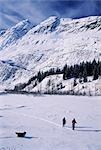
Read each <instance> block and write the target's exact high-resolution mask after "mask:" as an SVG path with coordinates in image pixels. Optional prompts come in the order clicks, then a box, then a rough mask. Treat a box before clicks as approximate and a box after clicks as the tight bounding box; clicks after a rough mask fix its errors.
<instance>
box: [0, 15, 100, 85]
mask: <svg viewBox="0 0 101 150" xmlns="http://www.w3.org/2000/svg"><path fill="white" fill-rule="evenodd" d="M26 22H27V20H26ZM20 24H21V23H20ZM12 28H13V29H14V27H12ZM12 28H11V29H12ZM15 28H16V25H15ZM26 28H27V27H26ZM22 29H23V27H22ZM26 30H27V32H26V33H25V32H24V34H21V36H19V38H18V39H14V41H13V40H12V41H13V42H11V43H9V44H8V45H6V44H5V45H4V44H1V49H2V50H1V51H0V61H1V62H2V63H4V62H6V64H5V65H7V66H6V67H7V68H8V65H9V66H10V67H11V68H12V69H14V68H15V67H17V70H15V72H13V73H11V76H10V78H9V79H8V78H7V80H6V81H3V75H1V76H0V81H1V83H4V84H5V85H6V84H7V85H8V84H9V86H11V87H12V86H14V85H16V84H18V83H20V82H24V81H28V80H29V78H31V77H32V76H33V75H35V74H36V73H37V72H38V71H39V70H40V71H41V70H42V71H47V70H49V69H50V68H57V67H58V68H62V67H63V66H64V65H65V64H68V65H70V66H71V65H74V64H79V63H80V62H83V61H84V62H86V61H93V60H94V59H96V60H101V44H100V43H101V42H100V41H101V17H98V16H92V17H87V18H82V19H69V18H67V19H66V18H60V19H59V18H58V17H56V16H52V17H50V18H48V19H47V20H45V21H43V22H42V23H40V24H38V25H37V26H35V27H33V25H31V26H30V24H28V29H26ZM6 33H7V31H6ZM4 35H5V33H4V34H3V35H2V36H4ZM2 36H1V37H0V38H1V40H2ZM13 38H14V37H13ZM2 41H3V40H2ZM4 43H5V40H4ZM2 45H4V46H3V47H2ZM7 63H8V64H7ZM12 63H13V66H12V65H11V64H12ZM3 69H4V68H2V67H1V69H0V72H1V73H2V71H3ZM6 74H7V72H6Z"/></svg>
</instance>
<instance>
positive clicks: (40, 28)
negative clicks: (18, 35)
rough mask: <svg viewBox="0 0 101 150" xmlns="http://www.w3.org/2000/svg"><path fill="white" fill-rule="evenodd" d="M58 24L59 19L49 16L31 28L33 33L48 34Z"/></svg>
mask: <svg viewBox="0 0 101 150" xmlns="http://www.w3.org/2000/svg"><path fill="white" fill-rule="evenodd" d="M59 24H60V19H59V18H58V17H56V16H51V17H49V18H48V19H46V20H44V21H42V22H41V23H40V24H39V25H37V26H36V27H34V28H33V32H34V33H48V32H53V31H55V29H56V27H57V26H58V25H59Z"/></svg>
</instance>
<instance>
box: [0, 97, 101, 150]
mask: <svg viewBox="0 0 101 150" xmlns="http://www.w3.org/2000/svg"><path fill="white" fill-rule="evenodd" d="M63 117H66V119H67V124H66V126H65V127H64V128H63V127H62V118H63ZM74 117H75V118H76V121H77V125H76V130H75V131H72V129H71V120H72V119H73V118H74ZM18 131H21V132H23V131H26V132H27V134H26V137H25V138H18V137H16V134H15V132H18ZM0 150H101V97H100V96H99V97H94V96H93V97H87V96H85V97H83V96H57V95H48V96H47V95H41V96H32V95H30V96H27V95H9V94H7V95H0Z"/></svg>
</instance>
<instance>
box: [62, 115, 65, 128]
mask: <svg viewBox="0 0 101 150" xmlns="http://www.w3.org/2000/svg"><path fill="white" fill-rule="evenodd" d="M65 124H66V119H65V117H64V118H63V119H62V126H63V127H64V126H65Z"/></svg>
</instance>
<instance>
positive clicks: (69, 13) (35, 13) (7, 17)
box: [0, 0, 101, 28]
mask: <svg viewBox="0 0 101 150" xmlns="http://www.w3.org/2000/svg"><path fill="white" fill-rule="evenodd" d="M100 7H101V1H97V0H65V1H64V0H0V22H1V24H0V28H1V27H2V28H5V27H6V28H7V27H9V26H12V25H14V24H15V23H18V22H19V21H21V20H23V19H29V20H30V21H31V22H32V23H33V24H38V23H39V22H41V21H42V20H45V19H46V18H48V17H49V16H52V15H56V16H58V17H67V18H79V17H84V16H90V15H101V9H100Z"/></svg>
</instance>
